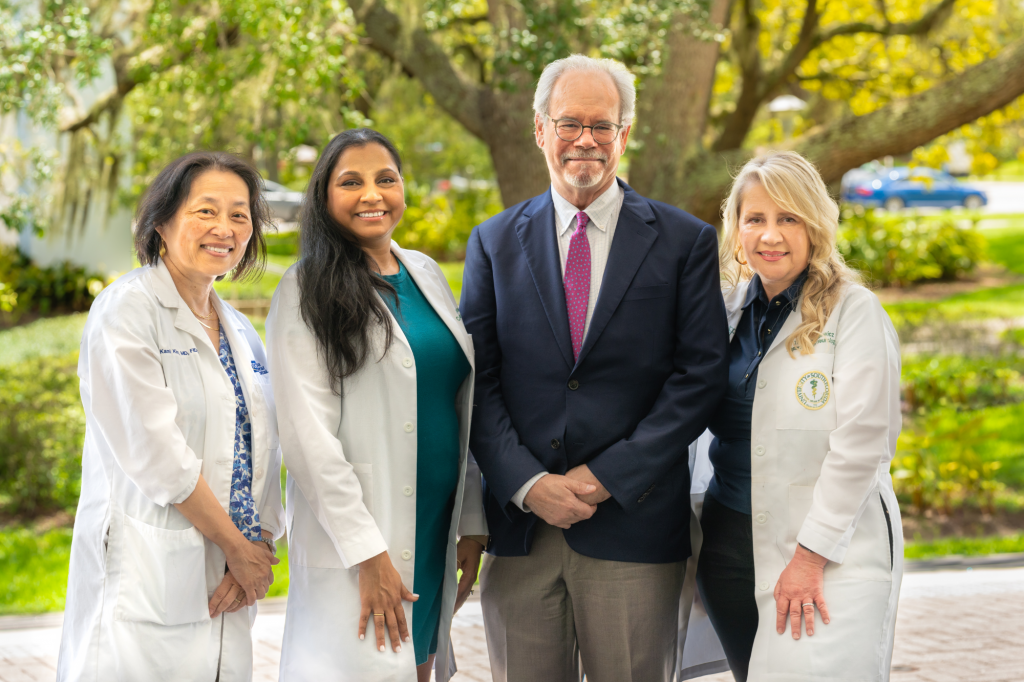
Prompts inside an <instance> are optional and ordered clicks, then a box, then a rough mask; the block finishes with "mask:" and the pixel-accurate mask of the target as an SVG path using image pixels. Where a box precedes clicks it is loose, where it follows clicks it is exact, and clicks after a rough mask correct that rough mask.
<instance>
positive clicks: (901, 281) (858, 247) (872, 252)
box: [837, 206, 985, 286]
mask: <svg viewBox="0 0 1024 682" xmlns="http://www.w3.org/2000/svg"><path fill="white" fill-rule="evenodd" d="M837 245H838V248H839V252H840V253H842V255H843V257H844V258H845V259H846V262H847V263H849V264H850V266H851V267H854V268H856V269H858V270H860V271H861V272H862V273H863V274H864V275H865V277H866V278H867V279H868V280H869V281H871V282H873V283H875V284H878V285H882V286H904V285H907V284H911V283H913V282H919V281H922V280H950V279H956V278H957V277H961V276H964V275H967V274H970V273H971V272H973V271H974V269H975V268H976V267H977V265H978V263H979V262H981V260H982V259H983V258H984V255H985V238H984V237H983V236H982V235H981V233H980V232H979V231H978V230H976V229H964V228H961V227H958V226H957V225H956V223H955V222H954V220H953V219H952V218H951V217H949V216H948V215H947V214H943V215H941V216H938V217H922V216H916V215H911V216H909V217H908V216H905V215H902V214H884V215H883V214H877V213H875V212H874V210H872V209H864V208H862V207H859V206H856V207H848V208H846V209H845V210H844V211H843V220H842V223H841V225H840V229H839V233H838V235H837Z"/></svg>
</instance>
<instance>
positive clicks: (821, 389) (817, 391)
mask: <svg viewBox="0 0 1024 682" xmlns="http://www.w3.org/2000/svg"><path fill="white" fill-rule="evenodd" d="M830 394H831V390H830V387H829V385H828V377H826V376H825V375H824V374H822V373H821V372H808V373H807V374H804V375H803V376H802V377H800V379H799V380H798V381H797V382H796V399H797V400H799V401H800V404H801V405H803V406H804V407H806V408H807V409H808V410H820V409H821V408H823V407H825V405H827V404H828V398H829V395H830Z"/></svg>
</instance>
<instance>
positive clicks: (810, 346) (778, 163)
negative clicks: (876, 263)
mask: <svg viewBox="0 0 1024 682" xmlns="http://www.w3.org/2000/svg"><path fill="white" fill-rule="evenodd" d="M755 182H756V183H760V185H761V186H762V187H763V188H764V190H765V191H766V192H767V193H768V196H769V197H771V198H772V201H774V202H775V203H776V204H778V205H779V207H780V208H781V209H782V210H784V211H787V212H789V213H793V214H795V215H797V216H799V217H800V218H801V219H802V220H803V221H804V224H805V225H806V226H807V236H808V239H809V242H810V253H809V254H808V268H807V281H806V282H805V283H804V286H803V292H802V294H801V298H800V315H801V318H802V319H801V322H800V325H799V326H798V327H797V328H796V331H794V332H793V333H792V334H791V335H790V336H789V338H788V339H786V349H787V351H788V352H789V355H790V357H793V349H794V347H797V346H799V348H800V353H801V354H802V355H810V354H811V353H813V352H814V347H815V344H816V343H817V341H818V337H819V336H820V335H821V332H822V331H823V330H824V329H825V323H826V322H828V318H829V316H830V315H831V314H832V311H833V310H835V307H836V305H837V304H838V303H839V299H840V297H841V296H842V292H843V288H844V287H845V286H846V285H847V284H849V283H859V282H860V276H859V275H858V274H857V273H856V272H854V271H853V270H851V269H850V267H849V266H847V265H846V261H844V260H843V257H842V255H841V254H840V253H839V252H838V251H837V250H836V229H837V228H838V227H839V206H838V205H837V204H836V202H835V201H833V200H832V197H831V196H829V193H828V188H827V187H826V186H825V182H824V181H823V180H822V179H821V174H820V173H818V169H817V168H815V167H814V165H813V164H812V163H811V162H810V161H808V160H807V159H805V158H804V157H803V156H801V155H800V154H797V153H796V152H769V153H767V154H765V155H763V156H759V157H757V158H755V159H751V160H750V161H748V162H747V163H746V164H745V165H744V166H743V168H742V169H741V170H740V172H739V174H738V175H737V176H736V178H735V180H733V183H732V189H731V190H730V192H729V196H728V198H727V199H726V200H725V201H724V202H723V203H722V222H723V229H722V241H721V244H720V246H719V263H720V266H721V271H722V279H723V280H724V281H725V282H726V283H727V284H728V285H731V286H732V287H735V286H736V285H738V284H739V283H740V282H742V281H745V280H749V279H750V278H751V277H753V275H754V271H753V270H752V269H751V268H750V266H749V265H747V264H745V263H741V262H740V253H741V252H742V246H741V245H740V239H739V223H740V210H741V208H742V206H741V205H742V203H743V193H744V191H746V189H747V188H748V187H749V186H750V185H751V184H752V183H755Z"/></svg>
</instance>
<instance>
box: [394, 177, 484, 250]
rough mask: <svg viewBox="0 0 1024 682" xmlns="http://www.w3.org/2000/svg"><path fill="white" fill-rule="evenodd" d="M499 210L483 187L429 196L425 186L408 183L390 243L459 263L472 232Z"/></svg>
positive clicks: (432, 193)
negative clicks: (401, 211) (392, 240)
mask: <svg viewBox="0 0 1024 682" xmlns="http://www.w3.org/2000/svg"><path fill="white" fill-rule="evenodd" d="M501 209H502V206H501V199H500V197H499V196H498V192H497V190H496V189H495V188H494V187H492V186H490V185H487V184H484V185H483V186H480V187H478V186H474V185H472V184H471V185H470V186H468V187H466V188H465V189H462V190H456V189H451V190H449V191H448V192H431V191H430V188H429V187H427V186H425V185H417V184H415V183H412V182H409V183H407V184H406V209H405V215H404V216H403V217H402V222H401V223H400V224H399V225H398V228H397V229H396V230H395V236H394V239H395V241H397V242H398V243H399V244H401V245H402V246H403V247H404V248H408V249H415V250H417V251H423V252H425V253H428V254H430V255H431V256H433V257H434V258H437V259H452V258H455V259H461V258H464V257H465V253H466V243H467V241H468V240H469V234H470V232H471V231H472V230H473V228H474V227H475V226H476V225H479V224H480V223H482V222H483V221H485V220H487V219H488V218H490V217H491V216H493V215H495V214H496V213H498V212H499V211H501Z"/></svg>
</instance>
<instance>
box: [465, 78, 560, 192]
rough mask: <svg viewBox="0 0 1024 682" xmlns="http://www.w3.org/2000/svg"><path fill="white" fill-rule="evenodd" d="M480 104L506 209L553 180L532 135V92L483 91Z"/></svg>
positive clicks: (539, 190) (484, 138) (485, 138)
mask: <svg viewBox="0 0 1024 682" xmlns="http://www.w3.org/2000/svg"><path fill="white" fill-rule="evenodd" d="M480 100H481V101H480V113H481V116H482V118H483V120H484V136H483V141H484V143H485V144H486V145H487V148H488V149H489V150H490V152H491V163H492V164H493V165H494V174H495V175H496V176H497V178H498V189H500V190H501V201H502V203H504V204H505V207H506V208H507V207H509V206H515V205H516V204H518V203H519V202H521V201H526V200H527V199H529V198H531V197H535V196H537V195H538V194H540V193H541V192H543V191H544V190H546V189H547V188H548V185H549V184H550V179H549V176H548V167H547V163H546V162H545V160H544V153H543V151H541V149H540V148H539V147H537V142H536V139H535V138H534V135H533V92H515V93H506V92H501V91H497V92H496V91H493V90H484V91H483V92H482V93H481V96H480Z"/></svg>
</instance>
